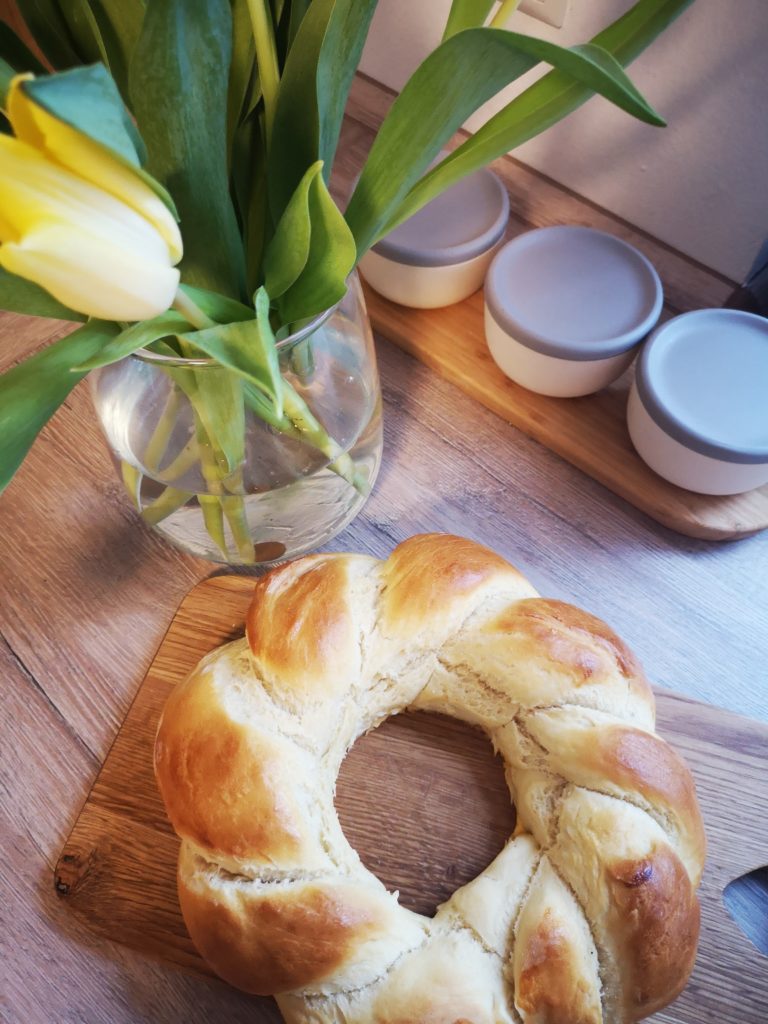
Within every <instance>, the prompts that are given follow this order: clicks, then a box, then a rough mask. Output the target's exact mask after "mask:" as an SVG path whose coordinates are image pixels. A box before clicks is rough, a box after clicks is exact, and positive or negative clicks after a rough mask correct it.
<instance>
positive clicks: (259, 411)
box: [89, 274, 382, 564]
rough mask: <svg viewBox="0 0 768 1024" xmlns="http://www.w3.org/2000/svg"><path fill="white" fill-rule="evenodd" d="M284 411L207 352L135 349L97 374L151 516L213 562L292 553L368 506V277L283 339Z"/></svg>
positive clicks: (138, 498) (377, 437)
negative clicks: (364, 286)
mask: <svg viewBox="0 0 768 1024" xmlns="http://www.w3.org/2000/svg"><path fill="white" fill-rule="evenodd" d="M277 348H278V356H279V364H280V373H281V377H282V379H283V381H284V385H285V386H284V388H283V392H284V411H283V412H282V413H281V415H280V417H279V418H278V417H277V416H276V410H275V408H274V406H273V404H272V403H271V402H269V401H268V400H267V399H265V398H264V397H263V395H262V394H261V392H259V390H258V389H257V388H256V387H255V386H254V385H253V384H252V383H250V382H249V381H246V380H244V379H243V378H242V377H240V376H238V375H237V374H235V373H233V372H231V371H229V370H227V369H225V368H223V367H222V366H220V365H219V364H217V363H215V362H213V361H212V360H208V359H182V358H175V357H171V356H164V355H160V354H157V353H154V352H149V351H145V350H143V351H141V352H137V353H135V354H134V355H132V356H129V357H128V358H126V359H123V360H121V361H119V362H117V363H113V364H112V365H111V366H106V367H103V368H102V369H99V370H95V371H93V372H92V373H91V375H90V378H89V379H90V381H91V393H92V397H93V403H94V406H95V408H96V412H97V414H98V416H99V420H100V422H101V426H102V429H103V430H104V433H105V435H106V438H107V441H108V443H109V446H110V449H111V451H112V454H113V457H114V460H115V463H116V465H117V468H118V471H119V472H120V473H121V475H122V478H123V481H124V483H125V485H126V488H127V489H128V491H129V493H130V495H131V498H132V500H133V502H134V504H135V505H136V507H137V509H138V511H139V512H140V514H141V516H142V518H143V519H144V520H145V521H146V522H147V523H149V524H150V525H152V526H153V527H154V528H155V529H156V530H158V531H159V532H160V533H162V534H163V536H165V537H166V538H167V539H168V540H170V541H171V542H172V543H173V544H175V545H176V546H177V547H180V548H182V549H183V550H185V551H188V552H190V553H191V554H193V555H197V556H199V557H201V558H207V559H209V560H211V561H214V562H228V563H231V564H255V563H262V562H272V561H275V560H277V559H284V558H293V557H295V556H297V555H301V554H303V553H305V552H307V551H310V550H312V549H313V548H316V547H319V546H320V545H322V544H324V543H325V542H326V541H328V540H330V538H331V537H333V536H334V535H335V534H337V533H339V531H340V530H342V529H343V528H344V527H345V526H346V525H347V524H348V523H349V522H350V521H351V520H352V519H353V518H354V517H355V516H356V515H357V513H358V512H359V511H360V509H361V508H362V506H363V504H364V503H365V501H366V498H367V497H368V495H369V493H370V491H371V488H372V486H373V483H374V481H375V479H376V474H377V472H378V469H379V464H380V462H381V450H382V432H381V389H380V385H379V378H378V372H377V369H376V356H375V353H374V348H373V339H372V336H371V327H370V323H369V320H368V315H367V313H366V309H365V300H364V298H363V294H362V290H361V288H360V283H359V280H358V278H357V275H356V274H353V275H351V277H350V279H349V282H348V290H347V294H346V295H345V297H344V298H343V299H342V300H341V302H340V303H339V304H338V305H337V306H335V307H333V309H331V310H328V311H327V312H326V313H324V314H322V315H321V316H319V317H316V318H315V319H314V320H312V321H311V322H310V323H309V324H307V325H306V326H304V327H303V328H302V329H301V330H300V331H297V332H295V333H294V334H292V335H290V336H288V337H286V338H284V339H282V340H280V341H278V345H277Z"/></svg>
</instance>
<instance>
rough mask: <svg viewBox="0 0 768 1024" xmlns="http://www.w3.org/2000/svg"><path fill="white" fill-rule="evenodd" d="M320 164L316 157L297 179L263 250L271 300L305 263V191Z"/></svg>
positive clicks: (308, 236)
mask: <svg viewBox="0 0 768 1024" xmlns="http://www.w3.org/2000/svg"><path fill="white" fill-rule="evenodd" d="M322 167H323V162H322V160H316V161H315V163H313V164H312V166H311V167H310V168H309V170H308V171H307V172H306V174H305V175H304V177H303V178H302V179H301V181H300V182H299V184H298V185H297V187H296V191H295V192H294V193H293V195H292V196H291V200H290V202H289V203H288V205H287V206H286V208H285V210H284V212H283V215H282V217H281V218H280V223H279V224H278V225H277V228H276V229H275V233H274V235H273V236H272V241H271V242H270V244H269V247H268V249H267V252H266V256H265V259H264V285H265V287H266V289H267V292H268V293H269V294H270V295H271V296H272V298H273V299H278V298H279V297H280V296H281V295H284V294H285V292H287V291H288V289H289V288H290V287H291V285H292V284H294V283H295V282H296V281H297V280H298V278H299V275H300V274H301V272H302V270H303V269H304V267H305V266H306V265H307V259H308V258H309V246H310V239H311V235H312V224H311V221H310V215H309V194H310V189H311V187H312V184H313V182H314V180H315V178H316V177H317V175H318V174H319V173H320V171H321V170H322Z"/></svg>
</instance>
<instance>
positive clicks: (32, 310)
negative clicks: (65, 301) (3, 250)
mask: <svg viewBox="0 0 768 1024" xmlns="http://www.w3.org/2000/svg"><path fill="white" fill-rule="evenodd" d="M0 309H4V310H6V311H7V312H9V313H24V314H25V315H26V316H44V317H49V318H50V319H52V320H74V321H76V322H78V323H82V322H83V320H85V317H84V316H83V315H82V313H76V312H75V311H74V310H73V309H69V308H68V307H67V306H62V304H61V303H60V302H59V301H58V300H57V299H54V297H53V296H52V295H50V294H49V293H48V292H47V291H46V290H45V289H44V288H41V287H40V286H39V285H37V284H33V283H32V281H27V280H26V278H23V277H18V276H17V275H16V274H11V273H9V272H8V271H7V270H4V269H2V268H0Z"/></svg>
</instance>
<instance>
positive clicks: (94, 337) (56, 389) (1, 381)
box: [0, 320, 120, 492]
mask: <svg viewBox="0 0 768 1024" xmlns="http://www.w3.org/2000/svg"><path fill="white" fill-rule="evenodd" d="M119 329H120V328H119V327H118V326H117V325H116V324H111V323H106V322H105V321H103V320H91V321H89V322H88V323H87V324H84V325H83V326H82V327H79V328H78V329H77V330H76V331H73V332H72V334H68V335H67V337H66V338H62V339H61V340H60V341H56V342H54V344H53V345H49V346H48V348H45V349H43V350H42V352H38V353H37V355H34V356H32V357H31V358H30V359H27V360H25V361H24V362H23V363H20V364H19V365H18V366H14V367H13V369H11V370H8V372H7V373H5V374H3V376H2V377H0V492H1V491H3V490H5V488H6V487H7V486H8V484H9V483H10V481H11V478H12V477H13V474H14V473H15V472H16V470H17V469H18V468H19V466H20V465H21V463H22V462H23V460H24V458H25V456H26V454H27V452H28V451H29V449H30V448H31V447H32V443H33V441H34V440H35V438H36V437H37V435H38V434H39V433H40V431H41V430H42V428H43V427H44V426H45V424H46V423H47V422H48V420H49V419H50V418H51V416H52V415H53V414H54V412H56V410H57V409H58V407H59V406H60V405H61V403H62V402H63V401H64V399H65V398H66V397H67V395H68V394H69V393H70V391H71V390H72V388H73V387H74V386H75V384H77V382H78V381H79V380H80V379H81V378H82V377H83V376H84V374H82V373H72V372H71V370H72V367H73V366H78V365H79V364H80V363H83V362H85V361H86V360H88V359H90V358H91V356H93V355H95V353H96V352H98V350H99V349H100V348H101V347H102V345H105V344H107V343H108V342H109V341H110V340H111V338H113V337H114V336H115V334H116V333H117V332H118V331H119Z"/></svg>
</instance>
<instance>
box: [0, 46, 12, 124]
mask: <svg viewBox="0 0 768 1024" xmlns="http://www.w3.org/2000/svg"><path fill="white" fill-rule="evenodd" d="M15 75H16V72H15V71H14V70H13V68H12V67H11V65H10V64H9V63H8V61H7V60H3V58H2V57H0V107H5V105H6V97H7V96H8V89H9V88H10V86H11V82H12V81H13V79H14V77H15ZM3 116H4V117H5V115H3Z"/></svg>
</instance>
